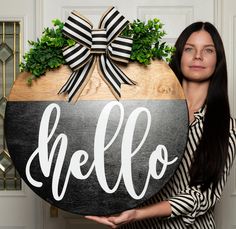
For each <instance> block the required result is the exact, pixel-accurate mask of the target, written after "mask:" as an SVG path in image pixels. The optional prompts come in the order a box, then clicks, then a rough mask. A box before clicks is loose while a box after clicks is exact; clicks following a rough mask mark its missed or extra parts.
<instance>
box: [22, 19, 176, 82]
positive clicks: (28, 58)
mask: <svg viewBox="0 0 236 229" xmlns="http://www.w3.org/2000/svg"><path fill="white" fill-rule="evenodd" d="M52 23H53V25H54V27H53V28H46V29H44V31H43V34H42V37H41V38H40V39H37V41H28V42H29V44H30V45H31V46H32V48H31V49H30V50H29V51H28V52H26V53H25V55H24V56H23V59H24V62H22V63H21V64H20V70H21V71H26V72H30V73H31V74H32V76H31V77H29V78H28V84H31V83H32V80H33V79H35V78H39V77H40V76H42V75H44V74H45V73H46V71H47V70H52V69H55V68H58V67H60V66H61V65H63V64H66V62H65V60H64V57H63V55H62V50H63V48H65V47H66V46H73V45H74V44H75V41H74V40H72V39H69V38H67V37H65V36H64V35H63V34H62V29H63V26H64V23H63V22H61V21H60V20H59V19H55V20H53V21H52ZM121 35H122V36H126V37H132V38H133V46H132V53H131V60H132V61H138V62H139V63H141V64H144V65H148V64H150V63H151V60H152V59H159V60H163V59H164V60H166V61H167V62H168V61H169V60H170V58H171V55H172V54H173V52H174V47H172V46H169V45H167V44H166V43H165V42H162V43H161V39H162V38H163V36H164V35H166V33H165V31H164V30H163V24H162V23H161V22H160V20H159V19H157V18H155V19H153V20H148V21H147V23H145V22H142V21H140V20H134V21H133V23H130V24H129V25H128V26H127V27H126V28H125V29H124V30H123V31H122V33H121Z"/></svg>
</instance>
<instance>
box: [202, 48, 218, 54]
mask: <svg viewBox="0 0 236 229" xmlns="http://www.w3.org/2000/svg"><path fill="white" fill-rule="evenodd" d="M204 52H205V53H209V54H212V53H214V52H215V50H214V49H211V48H206V49H204Z"/></svg>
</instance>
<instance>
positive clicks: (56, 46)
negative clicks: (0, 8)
mask: <svg viewBox="0 0 236 229" xmlns="http://www.w3.org/2000/svg"><path fill="white" fill-rule="evenodd" d="M52 23H53V25H54V27H53V28H45V29H44V31H43V34H42V37H41V38H40V39H37V41H28V42H29V44H30V45H31V46H32V47H31V49H30V50H29V51H28V52H26V53H25V55H24V56H23V59H24V62H22V63H21V64H20V69H21V71H26V72H30V73H31V74H32V76H31V77H29V78H28V83H29V84H31V83H32V80H33V79H34V78H39V77H40V76H42V75H44V74H45V73H46V71H47V70H52V69H55V68H58V67H59V66H61V65H62V64H65V60H64V57H63V55H62V50H63V48H64V47H66V46H71V45H74V44H75V41H73V40H71V39H68V38H66V37H65V36H64V35H63V34H62V29H63V26H64V23H62V22H61V21H60V20H58V19H56V20H53V21H52Z"/></svg>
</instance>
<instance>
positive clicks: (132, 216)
mask: <svg viewBox="0 0 236 229" xmlns="http://www.w3.org/2000/svg"><path fill="white" fill-rule="evenodd" d="M170 215H171V206H170V204H169V202H168V201H162V202H159V203H156V204H153V205H149V206H145V207H142V208H135V209H131V210H127V211H124V212H122V213H120V214H118V215H113V216H107V217H106V216H86V217H85V218H87V219H90V220H93V221H96V222H98V223H102V224H105V225H107V226H110V227H111V228H118V227H119V226H121V225H124V224H127V223H130V222H133V221H138V220H143V219H147V218H153V217H169V216H170Z"/></svg>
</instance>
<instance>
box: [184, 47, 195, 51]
mask: <svg viewBox="0 0 236 229" xmlns="http://www.w3.org/2000/svg"><path fill="white" fill-rule="evenodd" d="M192 50H193V48H191V47H186V48H184V51H185V52H191V51H192Z"/></svg>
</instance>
